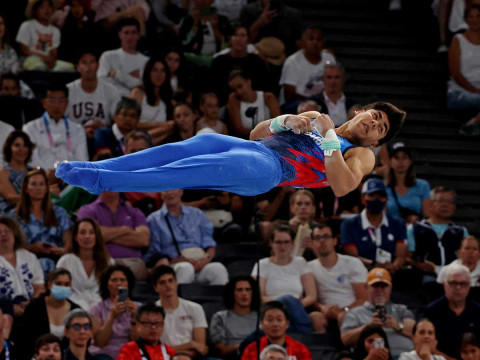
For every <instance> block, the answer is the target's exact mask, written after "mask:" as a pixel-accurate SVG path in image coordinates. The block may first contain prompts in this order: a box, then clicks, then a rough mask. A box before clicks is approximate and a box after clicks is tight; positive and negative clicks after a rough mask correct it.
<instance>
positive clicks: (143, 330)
mask: <svg viewBox="0 0 480 360" xmlns="http://www.w3.org/2000/svg"><path fill="white" fill-rule="evenodd" d="M136 323H137V324H136V333H137V335H138V340H137V341H130V342H129V343H126V344H125V345H123V346H122V349H121V350H120V354H118V357H117V360H141V359H144V358H145V357H147V358H149V359H164V360H166V359H168V358H171V356H173V355H175V350H174V349H173V348H172V347H171V346H168V345H164V344H162V343H161V342H160V337H161V336H162V333H163V328H164V325H165V311H164V310H163V309H162V308H161V307H160V306H157V305H154V304H146V305H142V306H140V308H139V309H138V311H137V317H136ZM146 355H147V356H146Z"/></svg>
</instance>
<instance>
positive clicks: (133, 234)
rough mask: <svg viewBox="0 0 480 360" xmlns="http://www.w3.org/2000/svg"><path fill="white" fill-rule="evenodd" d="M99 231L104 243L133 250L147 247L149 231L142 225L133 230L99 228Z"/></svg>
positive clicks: (121, 227)
mask: <svg viewBox="0 0 480 360" xmlns="http://www.w3.org/2000/svg"><path fill="white" fill-rule="evenodd" d="M100 230H101V231H102V235H103V236H104V239H105V242H112V243H114V244H118V245H122V246H126V247H133V248H143V247H147V246H148V244H149V243H150V230H149V229H148V227H147V226H144V225H142V226H138V227H136V228H135V229H131V228H130V227H128V226H116V227H107V226H101V227H100Z"/></svg>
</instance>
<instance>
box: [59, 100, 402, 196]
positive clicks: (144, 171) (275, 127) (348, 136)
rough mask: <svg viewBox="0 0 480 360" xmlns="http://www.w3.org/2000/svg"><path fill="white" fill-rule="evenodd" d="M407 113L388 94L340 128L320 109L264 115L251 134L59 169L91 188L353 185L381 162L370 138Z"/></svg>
mask: <svg viewBox="0 0 480 360" xmlns="http://www.w3.org/2000/svg"><path fill="white" fill-rule="evenodd" d="M405 116H406V113H405V112H404V111H402V110H400V109H398V108H397V107H395V106H394V105H392V104H390V103H387V102H375V103H372V104H369V105H366V106H364V107H363V108H362V109H361V110H358V111H357V112H356V113H355V116H354V117H353V118H352V119H351V120H349V121H347V122H346V123H344V124H343V125H341V126H340V127H338V128H336V129H335V126H334V124H333V122H332V120H331V119H330V117H329V116H328V115H325V114H320V113H318V112H316V111H310V112H305V113H302V114H299V115H281V116H278V117H276V118H274V119H269V120H265V121H262V122H261V123H259V124H258V125H257V126H256V127H255V128H254V129H253V130H252V132H251V133H250V140H244V139H240V138H235V137H231V136H227V135H220V134H202V135H197V136H194V137H193V138H190V139H188V140H185V141H180V142H176V143H170V144H165V145H160V146H157V147H153V148H149V149H146V150H143V151H141V152H137V153H133V154H129V155H124V156H121V157H117V158H113V159H107V160H103V161H97V162H84V161H72V162H62V163H60V164H59V165H58V167H57V170H56V176H57V177H59V178H61V179H63V180H64V181H65V182H67V183H69V184H71V185H74V186H79V187H81V188H84V189H85V190H87V191H89V192H90V193H92V194H99V193H101V192H103V191H114V192H127V191H137V192H154V191H165V190H171V189H213V190H223V191H228V192H232V193H236V194H239V195H247V196H253V195H257V194H261V193H265V192H267V191H269V190H270V189H272V188H274V187H276V186H294V187H302V188H315V187H324V186H330V187H331V188H332V190H333V192H334V193H335V195H337V196H343V195H345V194H347V193H349V192H350V191H352V190H354V189H355V188H356V187H357V186H358V185H359V184H360V182H361V180H362V178H363V177H364V176H365V175H366V174H369V173H370V172H371V171H372V169H373V167H374V165H375V156H374V154H373V151H372V150H371V149H369V147H370V146H378V145H379V144H382V143H385V142H387V141H389V140H390V139H391V138H393V137H394V136H395V135H396V133H397V132H398V131H399V130H400V128H401V126H402V124H403V122H404V120H405Z"/></svg>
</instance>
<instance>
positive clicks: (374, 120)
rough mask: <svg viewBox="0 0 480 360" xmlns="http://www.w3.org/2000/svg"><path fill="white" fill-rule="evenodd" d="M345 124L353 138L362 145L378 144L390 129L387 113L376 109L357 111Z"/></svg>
mask: <svg viewBox="0 0 480 360" xmlns="http://www.w3.org/2000/svg"><path fill="white" fill-rule="evenodd" d="M345 125H346V129H347V132H348V133H349V135H350V136H351V138H352V140H354V142H355V143H357V144H359V145H362V146H377V145H378V142H379V141H380V140H381V139H383V138H384V137H385V136H386V135H387V133H388V131H389V130H390V121H389V119H388V116H387V114H386V113H385V112H384V111H382V110H375V109H370V110H366V111H359V112H357V114H356V115H355V116H354V117H353V119H351V120H350V121H348V122H347V123H346V124H345Z"/></svg>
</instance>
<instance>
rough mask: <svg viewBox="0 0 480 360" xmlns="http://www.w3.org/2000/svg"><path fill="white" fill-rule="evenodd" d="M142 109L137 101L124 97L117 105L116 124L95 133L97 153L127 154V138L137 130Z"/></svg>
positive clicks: (114, 117)
mask: <svg viewBox="0 0 480 360" xmlns="http://www.w3.org/2000/svg"><path fill="white" fill-rule="evenodd" d="M141 112H142V108H141V107H140V105H139V104H138V102H137V101H136V100H135V99H130V98H127V97H122V98H121V100H120V101H119V102H118V103H117V107H116V109H115V115H114V116H113V122H114V124H113V125H112V127H102V128H99V129H97V130H96V131H95V135H94V147H95V152H96V153H99V152H104V151H107V152H110V153H111V154H112V155H113V156H120V155H124V154H125V137H126V136H127V135H128V133H129V132H130V131H133V130H135V129H136V128H137V126H138V122H139V119H140V113H141Z"/></svg>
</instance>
